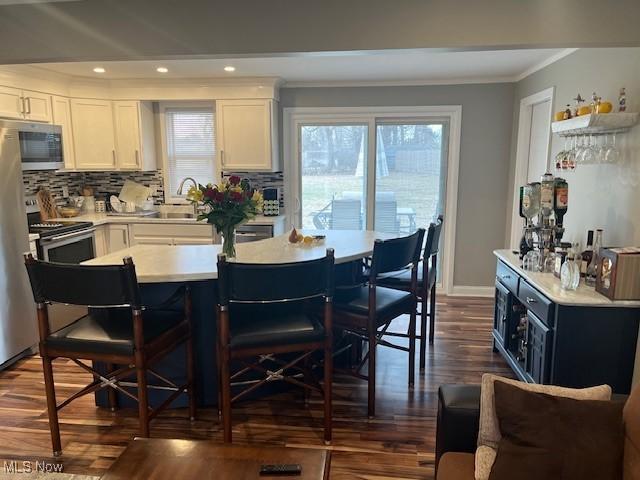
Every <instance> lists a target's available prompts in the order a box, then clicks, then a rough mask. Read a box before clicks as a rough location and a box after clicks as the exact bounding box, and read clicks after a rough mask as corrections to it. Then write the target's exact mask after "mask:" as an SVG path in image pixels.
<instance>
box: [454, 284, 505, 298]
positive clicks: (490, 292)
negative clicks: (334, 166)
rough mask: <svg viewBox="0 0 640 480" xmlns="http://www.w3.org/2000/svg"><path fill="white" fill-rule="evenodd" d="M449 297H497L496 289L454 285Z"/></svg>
mask: <svg viewBox="0 0 640 480" xmlns="http://www.w3.org/2000/svg"><path fill="white" fill-rule="evenodd" d="M449 295H450V296H452V297H493V296H494V295H495V288H494V287H474V286H468V285H454V286H453V290H452V291H451V293H449Z"/></svg>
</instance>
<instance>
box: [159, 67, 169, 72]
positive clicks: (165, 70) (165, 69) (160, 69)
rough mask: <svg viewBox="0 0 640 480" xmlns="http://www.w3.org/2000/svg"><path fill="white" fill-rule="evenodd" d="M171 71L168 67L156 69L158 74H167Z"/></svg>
mask: <svg viewBox="0 0 640 480" xmlns="http://www.w3.org/2000/svg"><path fill="white" fill-rule="evenodd" d="M168 71H169V69H168V68H167V67H158V68H156V72H158V73H167V72H168Z"/></svg>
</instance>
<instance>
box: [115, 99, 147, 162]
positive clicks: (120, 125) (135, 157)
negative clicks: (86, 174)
mask: <svg viewBox="0 0 640 480" xmlns="http://www.w3.org/2000/svg"><path fill="white" fill-rule="evenodd" d="M113 115H114V120H115V137H116V159H117V166H118V168H119V169H122V170H138V169H140V157H141V148H140V115H139V104H138V102H135V101H133V102H113Z"/></svg>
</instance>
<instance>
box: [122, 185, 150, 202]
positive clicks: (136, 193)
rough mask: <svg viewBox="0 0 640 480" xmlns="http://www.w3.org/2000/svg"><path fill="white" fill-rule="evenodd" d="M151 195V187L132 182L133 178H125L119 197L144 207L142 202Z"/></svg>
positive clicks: (123, 200)
mask: <svg viewBox="0 0 640 480" xmlns="http://www.w3.org/2000/svg"><path fill="white" fill-rule="evenodd" d="M149 195H151V189H150V188H149V187H145V186H144V185H141V184H139V183H136V182H132V181H131V180H125V182H124V185H123V186H122V190H120V195H118V198H119V199H120V201H122V202H133V203H135V204H136V206H138V207H140V208H142V202H144V201H145V200H146V199H147V198H148V197H149Z"/></svg>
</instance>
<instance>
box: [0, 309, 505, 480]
mask: <svg viewBox="0 0 640 480" xmlns="http://www.w3.org/2000/svg"><path fill="white" fill-rule="evenodd" d="M437 309H438V315H437V322H436V340H435V345H433V346H432V347H428V348H427V368H426V371H425V373H424V374H422V375H419V376H418V378H417V379H416V385H415V389H414V390H413V391H409V390H408V388H407V383H406V382H407V380H406V377H407V375H406V369H407V356H406V354H405V353H404V352H401V351H397V350H390V349H388V348H384V347H379V350H378V352H379V354H378V359H379V360H378V372H377V379H378V389H377V393H378V401H377V416H376V418H375V419H374V420H368V419H367V417H366V399H367V389H366V383H364V382H362V381H358V380H356V379H353V378H351V377H343V376H337V378H336V380H335V384H334V406H335V409H334V441H333V443H332V445H331V446H330V447H325V446H324V444H323V441H322V403H321V401H320V400H321V399H320V396H319V395H316V396H314V397H312V398H311V401H310V403H309V404H308V406H305V405H304V402H303V400H302V399H303V396H302V393H301V392H298V391H292V392H289V393H286V394H279V395H277V396H272V397H270V398H268V399H265V400H260V401H248V402H246V403H240V404H238V405H235V407H234V418H233V429H234V442H237V443H252V444H260V443H262V444H270V445H286V446H298V447H310V448H330V449H332V451H333V453H332V464H331V478H332V479H347V478H355V479H368V480H372V479H432V478H433V461H434V453H433V452H434V442H435V427H436V407H437V390H438V386H439V385H441V384H443V383H478V382H479V381H480V377H481V375H482V374H483V373H484V372H493V373H497V374H502V375H507V376H511V372H510V370H509V369H508V367H507V365H506V363H505V362H504V361H503V360H502V358H501V357H500V356H499V355H498V354H494V353H493V352H492V349H491V318H492V316H493V301H492V300H491V299H478V298H451V297H449V298H447V297H439V298H438V305H437ZM402 323H403V321H402V320H399V321H397V324H398V327H397V328H396V330H397V331H401V329H402ZM405 328H406V327H405ZM54 376H55V378H56V391H57V394H58V402H60V401H62V400H63V399H64V398H66V397H67V396H68V395H70V394H71V393H73V392H74V391H75V390H77V389H78V388H79V387H81V386H83V385H84V384H86V383H88V381H89V377H88V375H87V374H85V373H84V372H83V371H82V370H80V369H79V367H77V366H75V365H73V364H72V363H71V362H70V361H65V360H57V361H56V362H55V364H54ZM60 422H61V433H62V447H63V450H64V455H63V456H62V457H61V459H60V461H61V462H62V463H63V465H64V471H65V472H67V473H77V474H86V475H97V476H99V475H101V474H102V473H103V472H104V471H105V470H106V469H107V468H109V466H110V465H111V463H112V462H113V461H114V460H115V459H116V458H117V457H118V456H119V455H120V453H121V452H122V451H123V450H124V448H125V447H126V445H127V442H128V441H129V440H130V439H131V438H132V437H133V436H134V435H135V434H136V431H137V426H138V423H137V417H136V412H135V411H133V410H121V411H119V412H117V413H111V412H109V411H108V410H106V409H98V408H96V407H95V406H94V404H93V398H92V397H83V398H81V399H79V400H77V401H76V402H73V403H71V404H70V405H69V406H67V407H66V408H65V409H63V410H62V411H61V413H60ZM151 435H152V436H154V437H163V438H189V439H209V440H212V441H214V442H221V441H222V432H221V429H220V426H219V424H218V421H217V413H216V412H214V411H213V410H212V409H205V410H200V411H199V418H198V420H197V421H195V422H194V423H190V422H189V421H188V420H187V419H186V412H185V411H181V410H174V411H171V412H169V413H166V414H164V415H163V416H161V417H160V418H158V419H156V420H155V421H154V422H153V423H152V428H151ZM50 455H51V443H50V437H49V428H48V423H47V413H46V404H45V396H44V384H43V377H42V367H41V363H40V359H39V358H38V357H32V358H28V359H25V360H22V361H20V362H19V363H17V364H16V365H15V366H14V367H13V368H11V369H9V370H6V371H4V372H1V373H0V461H2V460H7V459H12V460H32V461H34V460H47V461H52V460H53V458H52V457H51V456H50Z"/></svg>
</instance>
